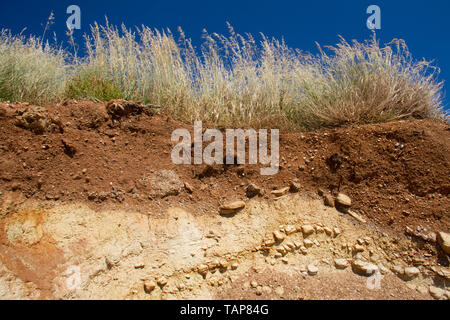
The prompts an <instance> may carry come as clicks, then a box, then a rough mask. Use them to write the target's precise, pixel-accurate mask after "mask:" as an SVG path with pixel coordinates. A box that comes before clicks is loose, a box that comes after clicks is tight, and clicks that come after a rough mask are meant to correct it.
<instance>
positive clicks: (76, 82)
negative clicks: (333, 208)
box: [0, 22, 445, 129]
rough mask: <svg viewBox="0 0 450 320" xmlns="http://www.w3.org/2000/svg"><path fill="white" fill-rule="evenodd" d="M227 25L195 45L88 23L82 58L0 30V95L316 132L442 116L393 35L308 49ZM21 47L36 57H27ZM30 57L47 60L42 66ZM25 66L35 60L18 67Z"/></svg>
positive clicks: (428, 71)
mask: <svg viewBox="0 0 450 320" xmlns="http://www.w3.org/2000/svg"><path fill="white" fill-rule="evenodd" d="M229 31H230V35H229V36H228V37H225V36H223V35H218V34H208V33H207V32H206V31H205V33H204V42H203V45H202V47H201V49H200V50H198V51H196V50H195V49H194V48H193V47H192V45H191V41H190V40H189V39H188V38H186V37H185V36H184V34H183V32H182V31H181V30H180V37H179V39H178V40H176V39H175V37H174V36H173V35H172V33H170V31H157V30H152V29H150V28H148V27H142V28H139V29H137V30H136V31H131V30H129V29H126V28H125V27H123V26H122V27H121V28H120V29H119V28H117V27H114V26H110V25H109V24H108V22H106V24H105V25H104V26H99V25H98V24H95V25H94V26H93V27H92V30H91V34H90V35H89V36H86V47H87V55H86V57H85V58H83V59H82V60H78V59H76V60H74V61H72V62H71V63H67V62H66V63H64V59H63V56H64V53H62V52H61V51H58V50H52V49H50V48H49V47H48V46H42V45H41V46H39V45H34V46H33V44H36V43H38V44H39V42H37V41H36V40H35V39H33V38H31V39H29V40H27V42H24V40H23V39H20V40H19V39H17V38H14V37H11V36H9V37H6V36H3V34H2V42H1V43H0V50H2V52H8V54H7V55H6V56H8V57H9V58H4V55H3V54H2V55H1V56H0V57H1V58H0V76H2V79H4V80H3V82H0V97H1V98H2V99H8V100H27V99H28V100H30V99H33V100H35V99H36V98H39V99H40V98H42V97H46V98H47V99H49V100H51V99H55V98H59V97H62V96H64V97H69V98H89V99H98V100H109V99H115V98H123V99H129V100H137V101H142V102H146V103H153V104H157V105H160V106H161V107H162V110H163V111H164V112H166V113H168V114H171V115H173V116H174V117H177V118H179V119H183V120H188V121H193V120H203V121H209V122H211V123H214V124H216V125H224V126H246V125H250V126H253V127H258V126H271V127H286V126H289V127H297V128H301V129H315V128H320V127H324V126H342V125H346V124H361V123H376V122H385V121H391V120H398V119H408V118H430V117H441V118H443V117H445V114H444V112H443V109H442V99H441V92H442V83H440V82H438V81H437V74H438V70H437V69H436V68H434V67H433V66H432V65H431V64H430V63H428V62H426V61H419V62H417V61H414V60H413V59H412V57H411V55H410V53H409V51H408V49H407V47H406V45H405V43H404V42H403V41H401V40H394V41H393V42H392V43H390V44H388V45H387V46H385V47H380V45H379V43H378V42H377V41H376V40H375V38H373V39H371V40H370V41H367V42H365V43H358V42H356V41H354V42H352V43H351V44H349V43H347V42H345V40H344V39H341V41H340V43H339V44H337V45H336V46H335V47H327V48H326V52H325V51H324V50H322V49H321V51H320V52H321V54H319V55H316V56H313V55H311V54H308V53H304V52H301V51H299V50H293V49H291V48H289V47H288V46H287V45H286V44H285V43H284V42H282V41H278V40H275V39H267V38H266V37H264V36H263V35H262V36H261V40H260V41H259V42H257V41H255V40H254V38H253V37H252V36H251V35H248V34H247V35H245V36H242V35H239V34H236V33H235V32H234V30H233V29H232V28H231V26H229ZM19 42H20V43H19ZM27 48H32V49H31V50H30V49H27ZM27 50H30V51H31V52H32V53H31V54H35V55H36V56H34V57H32V58H31V59H30V57H29V56H27ZM8 59H10V60H11V59H12V60H14V61H15V62H14V63H13V64H12V65H13V66H14V72H12V71H8V67H7V66H8V65H10V64H9V63H8ZM33 61H35V62H33ZM37 61H45V62H47V64H46V67H45V70H46V71H43V69H44V67H43V66H41V64H40V63H37ZM26 63H30V64H31V65H32V66H33V67H32V68H30V69H27V68H23V66H25V65H27V64H26ZM50 65H51V67H50ZM20 67H22V68H20ZM38 67H40V68H41V69H38ZM19 70H20V71H19ZM70 70H75V71H74V73H72V72H71V71H70ZM3 75H4V76H3ZM5 79H6V80H5ZM67 79H69V80H67ZM0 81H1V80H0ZM32 88H34V89H32ZM31 89H32V90H31ZM49 92H51V93H52V94H48V93H49ZM33 97H34V98H33ZM39 99H38V100H39Z"/></svg>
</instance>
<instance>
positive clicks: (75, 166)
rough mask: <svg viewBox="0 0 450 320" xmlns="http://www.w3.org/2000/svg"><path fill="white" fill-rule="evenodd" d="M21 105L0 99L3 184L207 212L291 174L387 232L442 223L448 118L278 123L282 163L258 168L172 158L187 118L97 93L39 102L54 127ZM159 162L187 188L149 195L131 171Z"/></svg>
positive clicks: (157, 166)
mask: <svg viewBox="0 0 450 320" xmlns="http://www.w3.org/2000/svg"><path fill="white" fill-rule="evenodd" d="M27 108H30V106H28V105H26V104H0V192H3V193H5V192H15V193H18V194H23V195H24V196H25V197H27V198H34V199H38V200H43V199H47V200H58V201H79V200H82V201H86V202H88V203H90V205H92V206H94V207H96V206H102V208H104V207H105V206H112V207H121V208H133V209H137V210H140V211H144V212H143V213H149V212H151V213H153V214H160V213H162V212H164V209H165V208H167V207H168V206H169V205H170V204H171V203H172V204H173V202H174V201H175V202H177V203H180V204H182V205H183V206H184V207H186V208H192V209H196V210H195V211H196V212H204V214H212V213H216V212H217V206H218V204H219V203H222V202H224V201H226V200H234V199H244V198H245V187H246V186H247V185H248V184H249V183H255V184H256V185H258V186H260V187H262V188H264V189H265V190H266V191H270V190H271V189H275V188H281V187H284V186H287V185H289V183H290V181H292V180H297V181H298V182H299V183H300V185H301V187H302V189H303V191H304V192H307V193H309V194H311V195H313V196H317V193H318V191H319V190H320V189H322V190H323V191H325V192H331V193H336V192H338V191H340V192H343V193H345V194H347V195H348V196H350V197H351V199H352V202H353V204H352V208H353V210H354V211H355V212H358V213H359V214H361V215H362V216H363V217H365V218H367V219H368V220H369V221H371V222H372V223H374V224H376V225H378V226H380V227H381V228H383V229H384V230H386V231H387V232H389V231H394V232H398V231H400V232H404V230H405V226H411V227H413V228H416V227H417V226H422V227H429V228H430V229H433V230H440V231H448V230H449V226H450V219H449V214H448V213H449V212H450V199H449V192H450V179H449V172H450V140H449V139H450V126H449V124H448V123H447V122H444V121H438V120H414V121H401V122H394V123H386V124H377V125H365V126H358V127H349V128H340V129H323V130H320V131H316V132H309V133H299V132H294V133H293V132H290V133H285V132H283V131H281V133H282V134H281V136H280V158H281V169H280V171H279V173H278V174H276V175H273V176H262V175H260V171H259V166H258V165H214V166H212V167H208V166H206V165H178V166H177V165H175V164H173V163H172V161H171V151H172V148H173V146H174V145H175V144H176V143H175V142H171V139H170V138H171V134H172V132H173V130H175V129H177V128H188V129H189V130H191V131H192V126H191V125H189V124H185V123H182V122H179V121H175V120H173V119H172V118H170V117H168V116H166V115H159V114H151V113H146V112H144V113H140V114H133V113H130V114H126V113H124V114H117V113H116V114H114V115H112V114H111V113H108V112H107V111H106V107H105V104H104V103H93V102H89V101H78V102H75V101H69V102H67V103H64V104H61V105H51V106H45V109H47V110H48V113H49V115H50V116H51V117H54V118H57V117H59V119H60V122H57V123H56V124H55V127H56V130H53V132H39V131H38V130H33V129H32V128H31V129H30V128H24V127H23V126H20V125H18V123H17V122H16V121H17V118H20V115H21V114H22V113H23V111H25V110H27ZM161 169H170V170H174V171H175V172H176V173H177V174H178V175H179V177H180V179H181V180H182V181H183V182H188V183H189V184H190V185H192V186H193V188H194V191H193V193H192V194H191V193H189V192H188V191H187V190H185V191H183V192H182V193H180V194H179V195H177V196H176V197H175V196H168V197H164V198H162V199H149V197H148V194H146V192H145V191H144V190H139V183H138V181H139V180H140V179H142V177H143V175H145V174H146V173H148V172H156V171H157V170H161ZM266 194H267V195H266V197H271V195H270V192H266ZM99 195H104V196H99ZM0 201H2V200H1V197H0ZM144 208H145V209H144Z"/></svg>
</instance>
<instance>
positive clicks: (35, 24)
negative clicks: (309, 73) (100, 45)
mask: <svg viewBox="0 0 450 320" xmlns="http://www.w3.org/2000/svg"><path fill="white" fill-rule="evenodd" d="M72 4H76V5H78V6H79V7H80V8H81V30H76V31H75V37H76V38H77V39H79V40H81V38H82V34H83V33H84V32H88V31H89V25H90V24H92V23H93V22H94V21H98V22H104V19H105V16H107V17H108V20H109V21H110V23H112V24H121V23H122V22H123V23H125V25H126V26H128V27H133V26H140V25H142V24H144V25H147V26H150V27H155V28H158V29H162V28H169V29H171V30H172V31H173V32H176V30H177V28H178V26H181V27H182V29H183V30H184V31H185V33H186V35H187V36H188V37H190V38H192V40H193V42H194V44H196V45H199V44H200V43H201V34H202V30H203V29H204V28H206V29H207V30H208V32H210V33H212V32H218V33H226V32H227V28H226V22H227V21H228V22H230V23H231V25H232V26H233V27H234V28H235V30H236V32H239V33H245V32H249V33H252V34H253V35H255V36H256V35H258V34H259V33H260V32H262V33H264V34H265V35H266V36H269V37H275V38H279V39H281V38H284V39H285V41H286V43H287V44H288V45H289V46H290V47H294V48H299V49H301V50H304V51H311V52H313V53H316V52H317V47H316V44H315V42H318V43H320V44H321V45H322V46H324V45H333V44H336V43H337V42H338V35H341V36H343V37H344V38H345V39H346V40H351V39H357V40H360V41H361V40H365V39H368V38H369V37H370V35H371V32H370V31H369V30H368V29H367V27H366V20H367V18H368V16H369V15H368V14H366V9H367V7H368V6H369V5H371V4H375V5H378V6H379V7H380V8H381V30H378V31H377V36H378V38H379V39H380V42H381V43H387V42H389V41H390V40H392V39H393V38H402V39H404V40H406V43H407V45H408V47H409V49H410V51H411V52H412V54H413V56H414V58H416V59H419V60H420V59H422V58H425V59H427V60H434V61H435V64H436V65H437V66H438V67H440V68H441V75H440V80H444V81H446V82H447V81H448V80H449V79H450V41H449V40H450V36H449V32H450V19H449V18H448V17H449V15H450V1H448V0H439V1H438V0H427V1H416V0H396V1H375V0H374V1H364V0H359V1H357V0H348V1H345V0H341V1H336V0H333V1H324V0H321V1H311V0H308V1H301V0H294V1H287V0H277V1H274V0H272V1H266V0H258V1H253V0H251V1H245V0H240V1H236V0H228V1H223V2H219V1H211V0H210V1H203V0H202V1H175V0H165V1H160V0H144V1H136V0H128V1H118V0H110V1H103V0H100V1H97V0H91V1H78V0H70V1H66V0H54V1H49V0H40V1H21V0H15V1H4V2H2V3H1V4H0V28H8V29H11V30H12V31H13V32H14V33H19V32H20V31H21V30H22V29H23V28H27V30H26V32H25V34H29V33H32V34H35V35H41V34H42V32H43V28H44V27H43V26H44V25H45V22H46V20H47V17H48V16H49V13H50V12H51V11H53V13H54V15H55V21H54V24H53V25H52V26H51V30H50V31H51V32H56V34H57V38H58V40H59V41H61V42H62V41H66V40H67V37H66V36H65V30H66V19H67V18H68V16H69V15H68V14H66V8H67V7H68V6H69V5H72ZM48 35H49V36H52V35H51V34H48ZM446 88H449V86H448V85H446ZM446 91H448V89H446ZM446 95H447V94H446ZM446 101H449V99H448V98H446ZM446 104H448V103H446ZM447 109H448V108H447Z"/></svg>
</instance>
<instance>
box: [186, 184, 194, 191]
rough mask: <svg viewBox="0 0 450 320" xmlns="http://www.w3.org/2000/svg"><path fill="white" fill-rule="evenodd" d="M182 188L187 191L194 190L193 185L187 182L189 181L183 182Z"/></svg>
mask: <svg viewBox="0 0 450 320" xmlns="http://www.w3.org/2000/svg"><path fill="white" fill-rule="evenodd" d="M184 188H185V189H186V190H187V191H188V192H189V193H192V192H194V187H193V186H191V185H190V184H189V182H185V183H184Z"/></svg>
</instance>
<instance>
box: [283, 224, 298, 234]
mask: <svg viewBox="0 0 450 320" xmlns="http://www.w3.org/2000/svg"><path fill="white" fill-rule="evenodd" d="M295 231H297V230H296V229H295V227H294V226H292V225H287V226H286V227H284V232H286V234H287V235H289V234H293V233H294V232H295Z"/></svg>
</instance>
